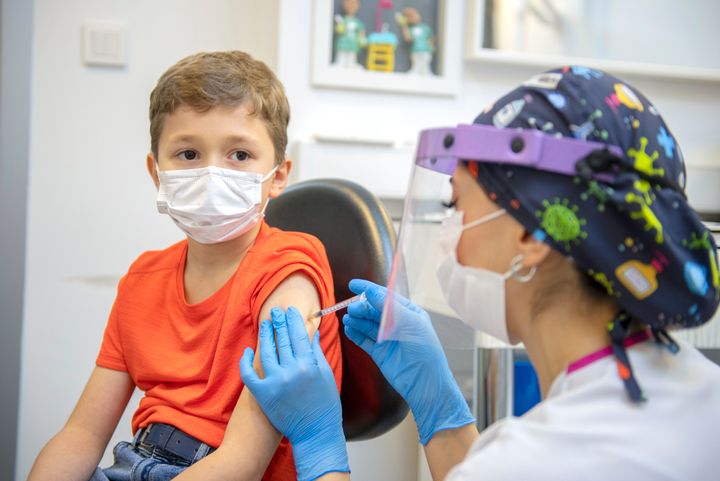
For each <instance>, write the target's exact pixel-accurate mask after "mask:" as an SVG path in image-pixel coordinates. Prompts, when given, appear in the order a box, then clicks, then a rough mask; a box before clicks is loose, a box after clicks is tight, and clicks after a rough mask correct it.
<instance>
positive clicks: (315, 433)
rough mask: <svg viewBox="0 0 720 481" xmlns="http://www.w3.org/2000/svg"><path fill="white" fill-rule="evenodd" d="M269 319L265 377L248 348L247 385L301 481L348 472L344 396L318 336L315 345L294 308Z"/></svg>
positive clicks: (263, 332)
mask: <svg viewBox="0 0 720 481" xmlns="http://www.w3.org/2000/svg"><path fill="white" fill-rule="evenodd" d="M270 315H271V317H272V324H271V323H270V321H263V322H262V323H261V324H260V360H261V362H262V366H263V370H264V371H265V378H264V379H260V377H259V376H258V374H257V372H256V371H255V369H254V368H253V366H252V361H253V357H254V352H253V350H252V349H250V348H247V349H246V350H245V353H244V354H243V357H242V359H241V360H240V372H241V375H242V379H243V381H244V382H245V385H246V386H247V387H248V389H250V391H251V392H252V394H253V396H255V399H256V400H257V402H258V404H259V405H260V407H261V408H262V410H263V412H264V413H265V415H266V416H267V417H268V419H269V420H270V422H271V423H272V425H273V426H275V429H277V430H278V431H280V432H281V433H282V434H283V435H285V437H287V438H288V439H289V440H290V443H291V444H292V446H293V454H294V457H295V466H296V468H297V475H298V480H300V481H306V480H312V479H315V478H317V477H319V476H322V475H323V474H325V473H329V472H349V471H350V469H349V467H348V457H347V449H346V446H345V436H344V434H343V430H342V407H341V405H340V396H339V395H338V392H337V386H336V384H335V378H334V376H333V372H332V369H331V368H330V366H329V365H328V363H327V360H326V359H325V356H324V355H323V353H322V350H321V349H320V340H319V339H320V337H319V334H318V333H315V336H314V339H313V342H312V345H311V344H310V340H309V339H308V335H307V331H306V330H305V322H304V320H303V318H302V315H301V314H300V312H299V311H298V310H297V309H295V308H294V307H291V308H289V309H288V311H287V314H286V313H284V312H283V311H282V309H278V308H273V309H272V310H271V311H270ZM273 330H274V332H273ZM275 336H277V346H276V342H275Z"/></svg>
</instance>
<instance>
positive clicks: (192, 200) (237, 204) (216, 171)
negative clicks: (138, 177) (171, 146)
mask: <svg viewBox="0 0 720 481" xmlns="http://www.w3.org/2000/svg"><path fill="white" fill-rule="evenodd" d="M276 170H277V166H276V167H275V168H273V169H272V170H271V171H270V173H268V174H267V175H265V176H263V175H262V174H257V173H254V172H241V171H237V170H232V169H223V168H221V167H215V166H209V167H203V168H200V169H179V170H162V171H158V178H159V179H160V186H159V188H158V193H157V208H158V212H160V213H161V214H168V215H169V216H170V217H171V218H172V220H173V221H175V224H177V226H178V227H180V229H182V230H183V232H185V233H186V234H187V235H188V236H190V237H191V238H192V239H194V240H196V241H197V242H200V243H201V244H217V243H219V242H225V241H228V240H231V239H235V238H236V237H238V236H241V235H242V234H244V233H246V232H247V231H249V230H250V229H252V228H253V227H254V226H255V225H256V224H257V223H258V222H259V221H260V219H262V218H263V216H264V214H265V206H261V203H262V185H263V182H265V181H266V180H267V179H269V178H270V176H271V175H273V174H274V173H275V171H276ZM265 205H267V204H265Z"/></svg>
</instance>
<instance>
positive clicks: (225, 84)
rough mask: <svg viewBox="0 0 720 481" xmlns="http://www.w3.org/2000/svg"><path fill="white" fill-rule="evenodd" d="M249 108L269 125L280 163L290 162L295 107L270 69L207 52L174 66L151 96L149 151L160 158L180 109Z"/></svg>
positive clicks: (242, 57)
mask: <svg viewBox="0 0 720 481" xmlns="http://www.w3.org/2000/svg"><path fill="white" fill-rule="evenodd" d="M243 103H247V105H248V106H249V109H250V113H251V115H259V116H260V118H261V119H262V120H263V121H264V122H265V125H266V126H267V129H268V132H269V134H270V138H271V139H272V142H273V147H274V148H275V164H276V165H279V164H281V163H282V162H283V161H284V160H285V148H286V147H287V126H288V123H289V121H290V105H289V104H288V100H287V97H285V90H284V89H283V86H282V84H281V83H280V81H279V80H278V79H277V77H276V76H275V74H274V73H273V71H272V70H270V68H268V66H267V65H265V64H264V63H263V62H261V61H259V60H255V59H254V58H252V57H251V56H250V55H248V54H247V53H245V52H239V51H231V52H202V53H197V54H195V55H191V56H189V57H185V58H184V59H182V60H180V61H179V62H178V63H176V64H175V65H173V66H172V67H170V68H169V69H168V70H167V71H166V72H165V73H164V74H162V76H161V77H160V79H159V80H158V83H157V85H156V86H155V88H154V89H153V91H152V93H151V94H150V148H151V149H152V152H153V155H154V156H155V158H156V159H157V156H158V140H159V138H160V133H161V132H162V129H163V125H164V124H165V118H166V117H167V115H169V114H171V113H172V112H174V111H175V109H176V108H178V107H179V106H180V105H187V106H188V107H191V108H193V109H195V110H197V111H199V112H205V111H208V110H210V109H211V108H213V107H216V106H218V105H223V106H230V107H235V106H239V105H241V104H243Z"/></svg>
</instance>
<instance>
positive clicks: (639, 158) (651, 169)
mask: <svg viewBox="0 0 720 481" xmlns="http://www.w3.org/2000/svg"><path fill="white" fill-rule="evenodd" d="M647 144H648V138H647V137H640V149H639V150H636V149H634V148H632V147H630V148H629V149H628V152H627V153H628V155H629V156H630V157H632V158H633V159H635V163H634V165H635V170H638V171H640V172H642V173H644V174H647V175H650V176H653V175H660V176H662V175H665V169H662V168H658V169H656V168H655V161H656V160H657V159H658V157H660V154H659V153H658V151H657V150H656V151H654V152H653V153H652V155H648V153H647V152H646V149H647Z"/></svg>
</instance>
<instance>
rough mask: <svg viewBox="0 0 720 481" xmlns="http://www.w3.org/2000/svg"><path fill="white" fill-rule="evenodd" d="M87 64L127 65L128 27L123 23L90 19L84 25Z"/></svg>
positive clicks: (85, 60) (85, 61) (103, 65)
mask: <svg viewBox="0 0 720 481" xmlns="http://www.w3.org/2000/svg"><path fill="white" fill-rule="evenodd" d="M82 53H83V62H84V63H85V65H93V66H102V67H124V66H126V65H127V28H126V27H125V25H123V24H121V23H110V22H98V21H88V22H86V23H85V24H84V25H83V44H82Z"/></svg>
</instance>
